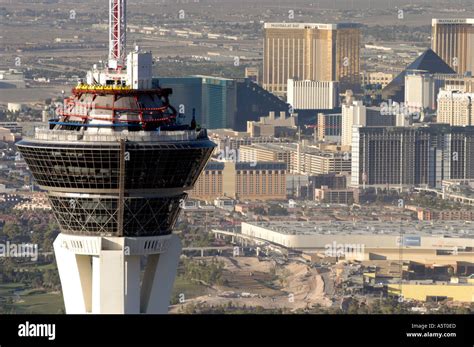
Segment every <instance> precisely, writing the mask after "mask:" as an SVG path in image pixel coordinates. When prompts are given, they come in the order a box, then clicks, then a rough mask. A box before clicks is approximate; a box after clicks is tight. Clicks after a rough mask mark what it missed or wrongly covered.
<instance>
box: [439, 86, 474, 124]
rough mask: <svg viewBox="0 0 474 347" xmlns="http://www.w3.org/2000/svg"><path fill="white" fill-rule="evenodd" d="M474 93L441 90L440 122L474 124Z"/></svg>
mask: <svg viewBox="0 0 474 347" xmlns="http://www.w3.org/2000/svg"><path fill="white" fill-rule="evenodd" d="M473 100H474V93H463V92H459V91H455V90H450V91H448V90H441V91H440V92H439V94H438V116H437V121H438V123H447V124H449V125H453V126H454V125H460V126H463V125H474V115H473V111H472V108H473V106H474V105H473Z"/></svg>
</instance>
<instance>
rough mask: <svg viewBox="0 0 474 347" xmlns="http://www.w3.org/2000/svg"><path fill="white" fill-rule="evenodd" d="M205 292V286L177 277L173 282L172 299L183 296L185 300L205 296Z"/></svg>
mask: <svg viewBox="0 0 474 347" xmlns="http://www.w3.org/2000/svg"><path fill="white" fill-rule="evenodd" d="M207 291H208V289H207V287H206V286H203V285H202V284H199V283H197V282H190V281H187V280H186V279H184V278H183V277H182V276H178V277H177V278H176V280H175V282H174V288H173V297H174V296H178V295H180V294H184V297H185V298H186V299H190V298H195V297H197V296H201V295H205V294H206V293H207Z"/></svg>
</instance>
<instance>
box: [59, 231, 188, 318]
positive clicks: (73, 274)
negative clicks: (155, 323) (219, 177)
mask: <svg viewBox="0 0 474 347" xmlns="http://www.w3.org/2000/svg"><path fill="white" fill-rule="evenodd" d="M54 252H55V255H56V261H57V264H58V270H59V276H60V279H61V285H62V290H63V296H64V303H65V308H66V313H67V314H86V313H93V314H138V313H148V314H164V313H167V312H168V306H169V302H170V297H171V293H172V290H173V283H174V279H175V276H176V272H177V269H178V264H179V256H180V254H181V241H180V240H179V238H178V236H176V235H167V236H155V237H140V238H129V237H94V236H72V235H66V234H60V235H58V237H57V238H56V240H55V242H54ZM142 257H147V261H146V266H145V268H144V276H143V280H142V283H140V274H141V270H142V267H141V260H142Z"/></svg>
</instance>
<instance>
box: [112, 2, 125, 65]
mask: <svg viewBox="0 0 474 347" xmlns="http://www.w3.org/2000/svg"><path fill="white" fill-rule="evenodd" d="M126 3H127V1H126V0H109V11H110V13H109V68H110V69H114V70H120V69H123V68H125V41H126V36H127V18H126Z"/></svg>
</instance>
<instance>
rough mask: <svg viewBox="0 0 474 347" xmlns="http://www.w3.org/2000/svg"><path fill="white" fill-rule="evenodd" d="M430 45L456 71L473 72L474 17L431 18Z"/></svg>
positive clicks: (461, 72)
mask: <svg viewBox="0 0 474 347" xmlns="http://www.w3.org/2000/svg"><path fill="white" fill-rule="evenodd" d="M431 28H432V35H431V40H432V42H431V47H432V49H433V51H435V52H436V54H438V55H439V56H440V57H441V58H443V60H444V61H445V62H446V63H447V64H448V65H449V66H451V68H452V69H453V70H455V71H456V72H457V73H460V74H463V73H465V72H466V71H471V72H474V18H465V19H433V20H432V24H431Z"/></svg>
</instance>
